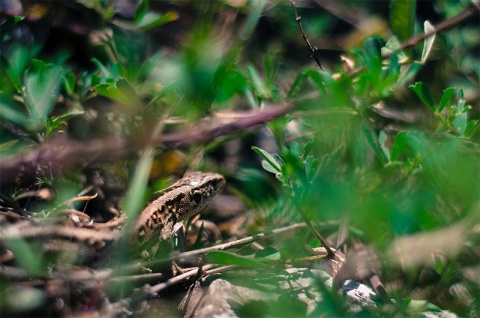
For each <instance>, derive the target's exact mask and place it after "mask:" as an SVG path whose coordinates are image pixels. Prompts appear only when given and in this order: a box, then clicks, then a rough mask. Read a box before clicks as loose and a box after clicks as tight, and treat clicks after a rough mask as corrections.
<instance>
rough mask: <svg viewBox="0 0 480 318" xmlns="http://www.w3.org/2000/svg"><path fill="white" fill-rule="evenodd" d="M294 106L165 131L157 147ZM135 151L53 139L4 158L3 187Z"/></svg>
mask: <svg viewBox="0 0 480 318" xmlns="http://www.w3.org/2000/svg"><path fill="white" fill-rule="evenodd" d="M293 106H294V104H293V103H283V104H279V105H276V106H272V107H269V108H268V109H266V110H263V111H249V112H246V113H242V114H241V118H240V119H237V120H235V121H234V122H229V123H224V124H218V125H216V126H214V127H212V128H200V127H199V126H193V127H192V128H190V129H187V130H185V131H184V132H180V133H172V134H165V135H163V136H161V137H159V138H157V139H155V140H154V142H153V146H155V147H160V146H163V147H169V148H172V147H182V146H188V145H192V144H197V143H204V142H209V141H212V140H214V139H216V138H218V137H221V136H227V135H231V134H233V133H236V132H239V131H246V130H249V129H252V128H255V127H257V126H259V125H261V124H264V123H266V122H268V121H270V120H274V119H277V118H279V117H281V116H283V115H284V114H286V113H287V112H288V111H290V110H292V109H293ZM237 114H238V113H237ZM238 115H239V116H240V114H238ZM135 150H137V148H136V147H135V145H134V144H133V143H132V142H130V141H129V140H126V139H113V138H109V139H97V140H90V141H86V142H81V141H76V140H72V139H69V138H66V137H63V138H52V139H51V140H49V141H47V142H46V143H44V144H42V145H40V146H38V147H36V148H33V149H30V150H29V151H27V152H25V153H23V154H17V155H12V156H9V157H7V158H4V159H2V160H0V187H3V186H7V185H11V184H13V183H14V182H16V181H19V182H21V183H25V184H31V183H32V181H33V182H34V178H35V177H37V176H47V177H54V176H55V175H57V174H58V173H59V172H60V171H62V170H66V169H71V168H76V167H85V166H88V165H90V164H93V163H102V162H111V161H115V160H118V159H121V158H125V157H126V156H127V155H129V154H131V153H132V152H134V151H135Z"/></svg>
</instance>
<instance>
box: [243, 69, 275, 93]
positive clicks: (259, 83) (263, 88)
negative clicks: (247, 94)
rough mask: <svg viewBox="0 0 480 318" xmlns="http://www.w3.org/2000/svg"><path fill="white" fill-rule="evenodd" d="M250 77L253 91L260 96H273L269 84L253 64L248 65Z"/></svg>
mask: <svg viewBox="0 0 480 318" xmlns="http://www.w3.org/2000/svg"><path fill="white" fill-rule="evenodd" d="M247 72H248V77H249V79H250V83H251V85H252V88H253V91H254V92H255V94H256V95H257V96H258V97H261V98H264V99H269V98H270V97H271V92H270V90H269V89H268V88H267V85H266V84H265V82H264V81H263V80H262V78H261V77H260V74H258V71H257V69H256V68H255V67H253V66H248V67H247Z"/></svg>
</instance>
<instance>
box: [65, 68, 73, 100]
mask: <svg viewBox="0 0 480 318" xmlns="http://www.w3.org/2000/svg"><path fill="white" fill-rule="evenodd" d="M63 87H64V88H65V91H66V92H67V94H68V95H73V93H74V92H75V73H73V72H69V73H68V74H67V75H66V76H64V77H63Z"/></svg>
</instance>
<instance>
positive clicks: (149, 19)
mask: <svg viewBox="0 0 480 318" xmlns="http://www.w3.org/2000/svg"><path fill="white" fill-rule="evenodd" d="M177 19H178V14H177V13H176V12H174V11H170V12H167V13H165V14H158V13H156V12H154V11H147V12H145V13H144V14H142V15H140V16H139V17H138V18H136V19H135V25H136V26H137V27H139V28H141V29H143V30H150V29H153V28H156V27H159V26H161V25H164V24H167V23H169V22H172V21H175V20H177Z"/></svg>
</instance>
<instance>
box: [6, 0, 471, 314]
mask: <svg viewBox="0 0 480 318" xmlns="http://www.w3.org/2000/svg"><path fill="white" fill-rule="evenodd" d="M11 2H12V3H14V1H11ZM116 3H120V1H119V2H116ZM314 3H315V1H305V2H304V3H303V2H301V3H300V2H299V4H298V10H299V14H300V15H302V23H303V25H304V28H305V31H306V33H307V35H308V37H309V38H310V40H311V41H312V42H314V43H315V42H317V37H318V38H323V39H325V43H323V42H322V43H323V44H324V45H326V46H327V47H328V45H329V44H328V43H330V44H331V42H333V41H335V40H338V41H336V42H337V43H342V45H341V47H336V48H333V49H332V48H330V49H329V50H325V52H324V53H325V54H324V58H323V60H322V55H323V52H322V47H321V46H320V51H318V52H317V54H318V56H319V57H320V60H322V63H323V62H324V63H326V64H325V65H324V67H325V69H326V70H319V69H318V68H316V67H315V65H314V63H313V60H309V59H308V51H307V48H306V47H305V45H304V43H303V42H302V39H301V38H300V32H299V30H298V28H297V25H296V22H295V18H294V16H293V14H292V12H291V8H290V7H289V4H288V2H285V3H284V2H274V3H269V2H266V1H250V2H244V1H206V2H203V1H191V2H185V3H183V2H182V3H177V2H171V3H168V2H165V3H163V2H156V1H151V2H149V1H146V0H144V1H140V3H139V4H138V6H136V7H134V8H130V11H131V12H130V14H127V13H125V12H124V11H121V10H120V9H118V7H115V6H110V5H109V2H108V1H76V2H72V3H70V2H68V3H67V2H55V1H50V2H31V3H25V4H24V6H25V7H24V10H25V11H24V15H21V17H18V16H15V15H13V16H6V17H3V18H2V24H1V25H0V30H1V31H2V35H1V41H2V44H1V45H2V52H1V56H0V78H1V80H0V120H1V121H0V123H1V125H0V135H1V136H0V152H1V154H2V157H3V156H5V157H6V156H12V155H15V154H18V153H21V152H22V151H26V150H28V149H31V148H32V147H33V146H34V145H38V144H41V143H43V142H45V141H46V140H48V139H49V138H53V137H55V136H58V135H68V136H69V137H71V138H73V139H76V140H89V139H91V138H106V137H121V138H127V139H128V140H132V141H133V142H134V143H136V145H137V146H138V148H139V149H142V148H143V147H145V146H149V147H150V146H151V145H148V142H146V141H145V140H148V139H149V138H150V137H152V136H160V135H161V134H162V132H165V131H174V130H175V129H177V131H178V129H182V128H179V127H187V126H188V125H189V124H191V123H195V122H198V121H199V120H201V119H202V118H206V117H207V116H209V115H212V114H216V113H217V112H220V111H223V112H225V113H228V112H232V111H238V110H245V109H263V108H265V107H268V106H269V105H273V106H272V107H274V106H275V105H277V104H279V103H282V102H285V101H292V102H294V103H295V105H296V106H295V108H294V110H293V111H292V112H290V113H289V114H287V115H286V116H285V117H284V118H280V119H278V120H275V121H272V122H270V123H268V124H267V125H266V128H267V129H262V130H260V132H253V133H252V132H245V133H242V134H241V135H240V136H228V138H220V139H217V140H215V141H212V142H210V143H209V144H207V145H194V146H191V147H188V148H187V149H181V154H178V153H176V154H175V155H173V156H172V155H165V154H166V153H167V152H166V151H165V149H163V148H158V149H156V150H155V151H145V152H143V153H142V154H141V155H140V156H135V157H134V158H127V159H125V160H122V161H121V162H117V163H113V164H111V165H107V166H106V167H103V169H105V170H108V171H109V173H111V174H115V175H116V177H117V178H120V179H122V182H124V183H125V186H124V188H126V189H127V197H126V200H125V203H124V206H125V207H126V210H127V211H129V210H131V209H134V210H139V209H141V206H142V204H143V203H144V201H145V198H146V197H148V194H149V192H151V191H152V190H151V189H152V188H154V187H158V186H159V185H160V184H161V185H166V184H168V182H167V181H165V179H166V177H167V176H169V175H170V174H172V173H177V172H178V171H179V170H180V171H183V170H185V166H187V167H189V168H190V169H196V170H216V171H219V172H222V173H224V174H225V175H226V176H227V178H228V179H229V180H230V181H232V182H231V183H232V186H231V188H230V190H231V192H234V193H236V194H238V196H239V197H241V198H242V199H243V200H244V201H245V202H246V203H247V205H248V206H250V207H251V208H252V210H256V213H257V214H256V216H255V217H254V219H255V222H254V224H253V225H251V226H250V231H253V232H259V231H262V230H266V229H272V228H275V227H279V226H282V225H285V224H288V223H291V222H294V221H300V220H301V218H300V215H301V213H303V214H304V215H305V216H307V217H308V218H309V219H310V220H311V221H312V222H313V223H319V222H328V221H337V222H338V221H340V220H348V233H349V235H348V240H349V242H350V243H353V242H362V243H363V244H364V245H367V246H369V247H372V248H373V249H374V251H375V253H376V254H377V255H379V256H380V257H379V259H380V260H381V268H382V269H383V278H384V280H385V281H386V282H394V281H396V280H401V281H402V282H403V284H402V288H400V289H396V290H394V292H393V294H392V295H391V296H392V297H393V298H394V299H395V301H396V302H395V305H394V308H389V309H388V310H390V312H398V313H403V314H408V313H410V314H411V313H414V312H415V311H414V310H415V309H412V308H413V307H414V306H413V305H412V306H411V307H408V303H409V301H410V300H411V299H412V298H413V296H412V295H413V291H415V290H417V289H418V288H419V285H420V284H421V283H420V282H419V276H420V275H419V273H420V272H421V270H422V268H423V266H424V264H425V263H428V264H429V266H431V268H433V270H434V271H435V273H436V276H438V277H437V279H436V280H435V282H434V283H433V286H435V287H436V289H437V291H438V290H440V289H442V288H444V287H447V288H448V287H449V286H452V285H454V284H462V286H464V287H465V288H466V290H467V291H468V294H469V295H471V297H473V298H474V302H475V303H468V304H464V303H449V302H448V300H444V301H443V302H442V301H441V300H437V299H435V298H434V295H435V291H433V292H430V293H429V294H428V296H423V297H424V298H421V299H422V300H425V304H424V305H426V304H428V303H429V302H434V303H435V305H437V306H438V307H439V308H442V309H449V310H452V311H454V312H456V313H458V314H460V315H465V316H472V315H475V313H477V314H478V307H479V303H478V301H479V299H478V294H479V291H480V287H479V285H478V281H477V282H475V281H473V280H471V279H470V278H469V277H470V276H469V275H468V273H469V271H470V270H475V271H476V273H478V271H479V268H478V261H479V260H480V252H479V243H480V242H479V236H478V231H479V224H480V216H479V212H480V202H479V198H480V196H479V194H480V160H479V159H480V157H479V154H480V149H479V141H480V131H479V129H478V127H479V121H478V120H479V119H478V118H479V113H480V108H479V107H480V103H479V95H478V88H479V75H480V68H479V65H480V64H479V61H478V59H479V56H478V48H479V44H480V43H479V42H480V40H479V38H478V24H475V23H466V24H462V25H459V26H454V27H453V28H452V29H451V30H449V31H447V32H445V33H443V34H437V35H436V36H433V37H430V38H427V39H425V40H424V41H421V42H420V43H418V44H417V45H414V46H410V47H409V48H407V49H404V50H399V47H400V42H401V41H405V40H408V39H409V38H411V37H412V36H414V35H416V34H422V33H428V32H430V31H431V30H433V26H432V25H434V24H435V23H437V22H439V21H442V20H445V19H448V18H451V17H452V16H455V15H456V14H458V13H459V12H460V11H461V10H463V9H464V8H466V7H467V6H468V5H469V4H470V3H469V1H456V2H452V1H437V2H432V3H429V4H425V3H420V2H419V3H417V6H424V7H428V9H429V10H430V11H428V10H427V11H426V12H427V13H424V12H425V11H421V10H420V9H419V8H417V9H415V1H401V0H400V1H391V5H390V6H388V5H387V6H384V5H383V4H379V2H378V1H342V2H339V4H337V5H338V6H339V7H338V8H340V9H347V10H346V11H345V14H346V16H343V17H342V16H341V15H340V17H339V16H336V15H333V14H331V13H330V12H331V11H324V10H322V9H321V8H319V7H317V6H315V5H314ZM313 8H314V9H313ZM127 11H128V10H127ZM76 12H77V13H78V12H82V14H83V15H81V16H76V15H75V14H74V13H76ZM422 12H423V13H422ZM122 14H123V15H126V16H122ZM425 14H427V15H428V14H430V16H427V17H425V16H423V15H425ZM374 16H375V17H374ZM349 19H350V20H349ZM428 19H433V20H434V21H433V22H432V21H430V22H429V21H427V20H428ZM54 21H55V22H56V24H55V23H53V22H54ZM346 21H347V22H350V23H353V27H352V26H351V25H350V26H349V27H346V28H344V29H346V30H348V31H344V29H341V28H340V29H339V28H338V27H337V25H339V24H340V25H344V24H348V23H347V22H346ZM352 21H353V22H352ZM368 22H372V23H373V22H375V23H376V25H377V26H378V25H379V26H380V29H375V32H373V33H372V34H369V33H368V32H367V34H365V32H364V31H365V30H367V31H368V28H367V29H365V28H364V27H365V25H368ZM58 25H60V30H59V29H58ZM389 25H390V26H391V27H390V26H389ZM35 28H38V29H40V31H42V32H39V30H35ZM360 31H362V32H360ZM269 32H270V33H269ZM65 33H66V37H67V38H68V37H69V36H70V37H73V38H75V39H76V40H78V41H80V42H77V44H73V43H70V42H68V41H67V42H65V43H64V45H62V43H57V42H61V41H64V40H65ZM475 34H476V35H475ZM55 37H58V38H55ZM318 41H320V40H318ZM53 42H55V43H56V44H55V45H53V44H52V43H53ZM78 43H81V44H78ZM331 45H333V44H331ZM339 52H340V53H339ZM340 54H341V57H340ZM382 54H383V55H385V54H390V56H389V57H388V58H387V59H383V58H382ZM358 68H362V70H361V71H359V72H354V70H356V69H358ZM252 147H253V151H252V149H251V148H252ZM234 148H239V149H240V150H238V149H237V150H232V149H234ZM150 150H151V149H150ZM170 154H171V153H170ZM162 156H163V157H162ZM159 158H160V159H159ZM199 158H200V159H199ZM158 160H160V163H158ZM227 162H230V163H229V164H227ZM262 166H263V169H264V170H266V171H267V172H270V173H271V174H272V176H275V177H276V178H270V177H269V175H268V174H267V173H263V170H262V168H261V167H262ZM152 167H153V168H152ZM155 167H157V168H155ZM158 167H160V168H158ZM155 169H160V170H162V169H163V170H162V172H161V173H160V174H159V176H161V177H162V178H160V181H156V182H157V185H152V184H149V183H148V180H149V175H150V174H154V173H155ZM82 173H83V172H81V171H69V172H68V173H66V174H64V175H60V176H55V177H51V176H48V174H47V175H43V176H40V177H39V178H38V179H37V180H36V182H35V183H34V184H31V185H28V186H25V185H22V186H18V185H13V186H12V185H7V186H6V185H2V198H1V199H0V200H1V201H0V202H2V201H3V204H6V203H8V202H10V201H18V197H19V196H20V195H21V194H22V193H24V192H25V191H32V190H38V189H41V188H44V187H48V188H51V189H53V190H54V191H55V192H56V193H57V194H56V195H57V196H56V197H55V199H53V200H51V201H50V202H47V203H45V202H42V203H38V202H37V201H35V200H33V201H31V202H27V203H26V204H27V206H26V207H25V208H26V210H28V211H34V212H32V213H34V214H36V213H39V214H40V215H45V216H48V215H49V213H51V211H52V209H53V207H55V206H58V205H59V204H62V202H65V201H67V200H68V199H69V197H70V196H73V193H78V192H80V190H81V189H82V188H83V187H84V184H83V181H80V180H82V179H81V178H80V177H79V175H81V174H82ZM0 178H1V176H0ZM62 192H64V193H62ZM6 198H8V200H7V199H6ZM318 230H319V231H320V232H322V229H321V228H320V229H318ZM337 230H338V228H337V229H335V230H332V229H325V232H322V234H324V235H326V236H330V235H335V233H336V231H337ZM305 244H307V245H311V246H312V247H316V246H318V242H316V241H315V240H313V239H312V238H311V237H310V236H309V235H308V234H305V235H300V236H297V237H294V238H291V239H289V241H286V242H284V244H283V245H282V244H278V242H277V243H275V242H272V243H271V245H272V246H270V247H272V248H274V249H275V251H279V252H280V253H279V254H278V255H282V256H283V257H284V258H295V257H301V256H304V255H305V249H304V247H303V246H304V245H305ZM292 246H294V248H292ZM298 247H300V248H298ZM276 255H277V254H276ZM278 255H277V256H278ZM214 256H215V255H213V254H212V255H210V260H211V261H212V262H219V263H221V262H225V263H233V264H239V265H245V264H247V266H255V264H257V265H258V266H259V267H262V266H261V265H260V264H262V263H261V262H258V263H255V261H252V260H250V262H249V261H245V260H244V259H243V258H241V257H239V258H238V259H237V258H236V257H238V256H231V257H227V261H222V258H221V257H214ZM287 256H288V257H287ZM407 256H408V257H407ZM262 258H263V257H257V259H259V261H261V260H262ZM30 259H32V258H30ZM252 262H253V263H252ZM43 270H45V269H43ZM477 277H478V276H477ZM2 286H3V287H2V291H0V292H3V291H5V290H6V289H5V285H2ZM328 300H329V299H328V298H326V300H325V301H328ZM422 308H425V307H422ZM411 310H413V311H411ZM332 314H333V313H332ZM336 314H339V312H336ZM275 315H279V313H278V312H277V313H275Z"/></svg>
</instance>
